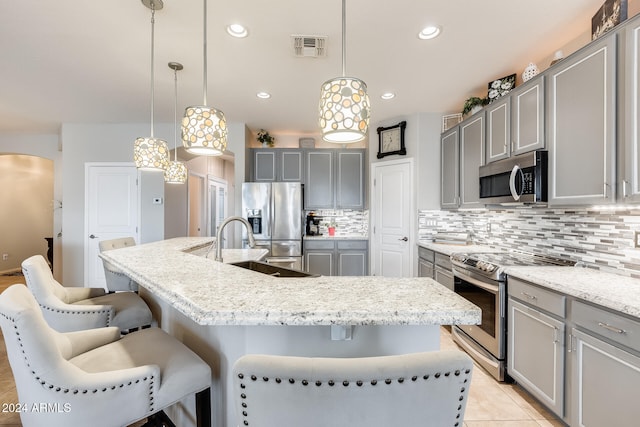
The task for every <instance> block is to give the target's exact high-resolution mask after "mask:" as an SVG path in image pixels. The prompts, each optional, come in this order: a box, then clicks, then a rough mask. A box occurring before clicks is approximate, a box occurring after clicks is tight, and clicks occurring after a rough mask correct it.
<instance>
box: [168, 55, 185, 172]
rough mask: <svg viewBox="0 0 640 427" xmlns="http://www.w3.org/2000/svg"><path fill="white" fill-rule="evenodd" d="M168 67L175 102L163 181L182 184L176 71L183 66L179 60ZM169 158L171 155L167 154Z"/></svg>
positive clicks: (182, 165) (183, 169) (182, 168)
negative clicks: (170, 151)
mask: <svg viewBox="0 0 640 427" xmlns="http://www.w3.org/2000/svg"><path fill="white" fill-rule="evenodd" d="M169 68H171V69H172V70H173V89H174V90H173V92H174V95H175V97H174V98H175V102H174V105H173V123H174V129H173V152H174V154H173V158H174V160H173V161H169V166H168V167H167V169H166V170H165V171H164V182H166V183H167V184H184V183H185V182H187V167H186V166H185V165H184V163H181V162H179V161H178V71H180V70H182V69H183V68H184V67H183V66H182V64H180V63H179V62H169ZM169 159H171V156H169Z"/></svg>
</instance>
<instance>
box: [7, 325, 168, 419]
mask: <svg viewBox="0 0 640 427" xmlns="http://www.w3.org/2000/svg"><path fill="white" fill-rule="evenodd" d="M0 316H2V317H4V318H5V319H7V320H9V321H10V322H11V323H13V329H14V330H15V334H16V339H17V340H18V345H19V346H20V348H21V349H22V348H23V345H22V339H21V338H20V333H19V332H18V326H17V325H16V324H15V323H16V321H15V319H14V318H12V317H9V316H7V315H5V314H4V313H0ZM7 338H8V337H7V336H6V335H5V337H4V339H5V340H6V339H7ZM21 351H22V354H23V356H24V362H25V365H27V367H28V368H31V364H30V363H29V359H28V358H27V354H26V353H25V352H24V350H21ZM31 374H32V375H33V377H34V378H35V380H36V381H38V382H39V383H40V385H41V386H42V387H46V388H48V389H49V390H53V391H55V392H62V393H69V392H71V393H73V394H78V393H82V394H88V393H89V392H91V393H97V392H98V391H101V392H103V393H104V392H107V391H109V390H115V389H117V388H123V387H125V386H131V385H133V384H139V383H140V382H141V381H142V382H146V381H149V412H153V411H154V406H153V405H154V402H153V400H154V396H153V384H154V380H155V378H154V376H153V375H151V376H149V377H143V378H138V379H136V380H135V381H133V380H132V381H129V382H127V383H126V384H118V385H112V386H111V387H105V388H102V389H101V390H98V389H93V390H90V389H69V388H62V387H57V386H56V385H55V384H51V383H48V382H47V381H45V380H43V379H41V378H40V377H39V376H38V374H37V373H36V372H35V371H34V370H31Z"/></svg>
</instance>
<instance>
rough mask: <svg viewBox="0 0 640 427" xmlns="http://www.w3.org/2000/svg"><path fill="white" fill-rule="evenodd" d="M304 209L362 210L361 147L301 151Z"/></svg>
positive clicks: (364, 185)
mask: <svg viewBox="0 0 640 427" xmlns="http://www.w3.org/2000/svg"><path fill="white" fill-rule="evenodd" d="M305 157H306V162H305V167H306V177H305V181H304V183H305V209H364V208H365V194H366V184H365V183H366V176H365V150H364V149H350V150H331V149H324V150H323V149H319V150H309V151H306V153H305Z"/></svg>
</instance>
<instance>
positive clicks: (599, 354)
mask: <svg viewBox="0 0 640 427" xmlns="http://www.w3.org/2000/svg"><path fill="white" fill-rule="evenodd" d="M571 307H572V317H573V320H574V323H575V327H574V328H573V329H572V330H571V336H570V343H571V346H570V348H569V349H568V351H570V353H571V355H572V356H571V357H570V362H571V385H572V387H571V390H572V399H571V400H572V405H571V409H572V422H571V425H580V426H611V425H619V426H631V425H638V422H639V420H640V405H638V398H637V389H638V384H640V357H639V356H640V323H639V322H635V321H633V320H631V319H628V318H626V317H623V316H621V315H618V314H616V313H612V312H609V311H607V310H603V309H601V308H599V307H595V306H592V305H589V304H584V303H582V302H578V301H574V302H572V306H571Z"/></svg>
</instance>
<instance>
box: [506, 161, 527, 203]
mask: <svg viewBox="0 0 640 427" xmlns="http://www.w3.org/2000/svg"><path fill="white" fill-rule="evenodd" d="M518 175H519V176H520V183H521V186H520V187H521V189H522V191H524V174H523V173H522V169H520V166H518V165H515V166H514V167H513V169H511V175H510V176H509V190H510V191H511V197H513V200H515V201H516V202H517V201H518V200H520V196H522V193H518V190H516V177H517V176H518Z"/></svg>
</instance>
